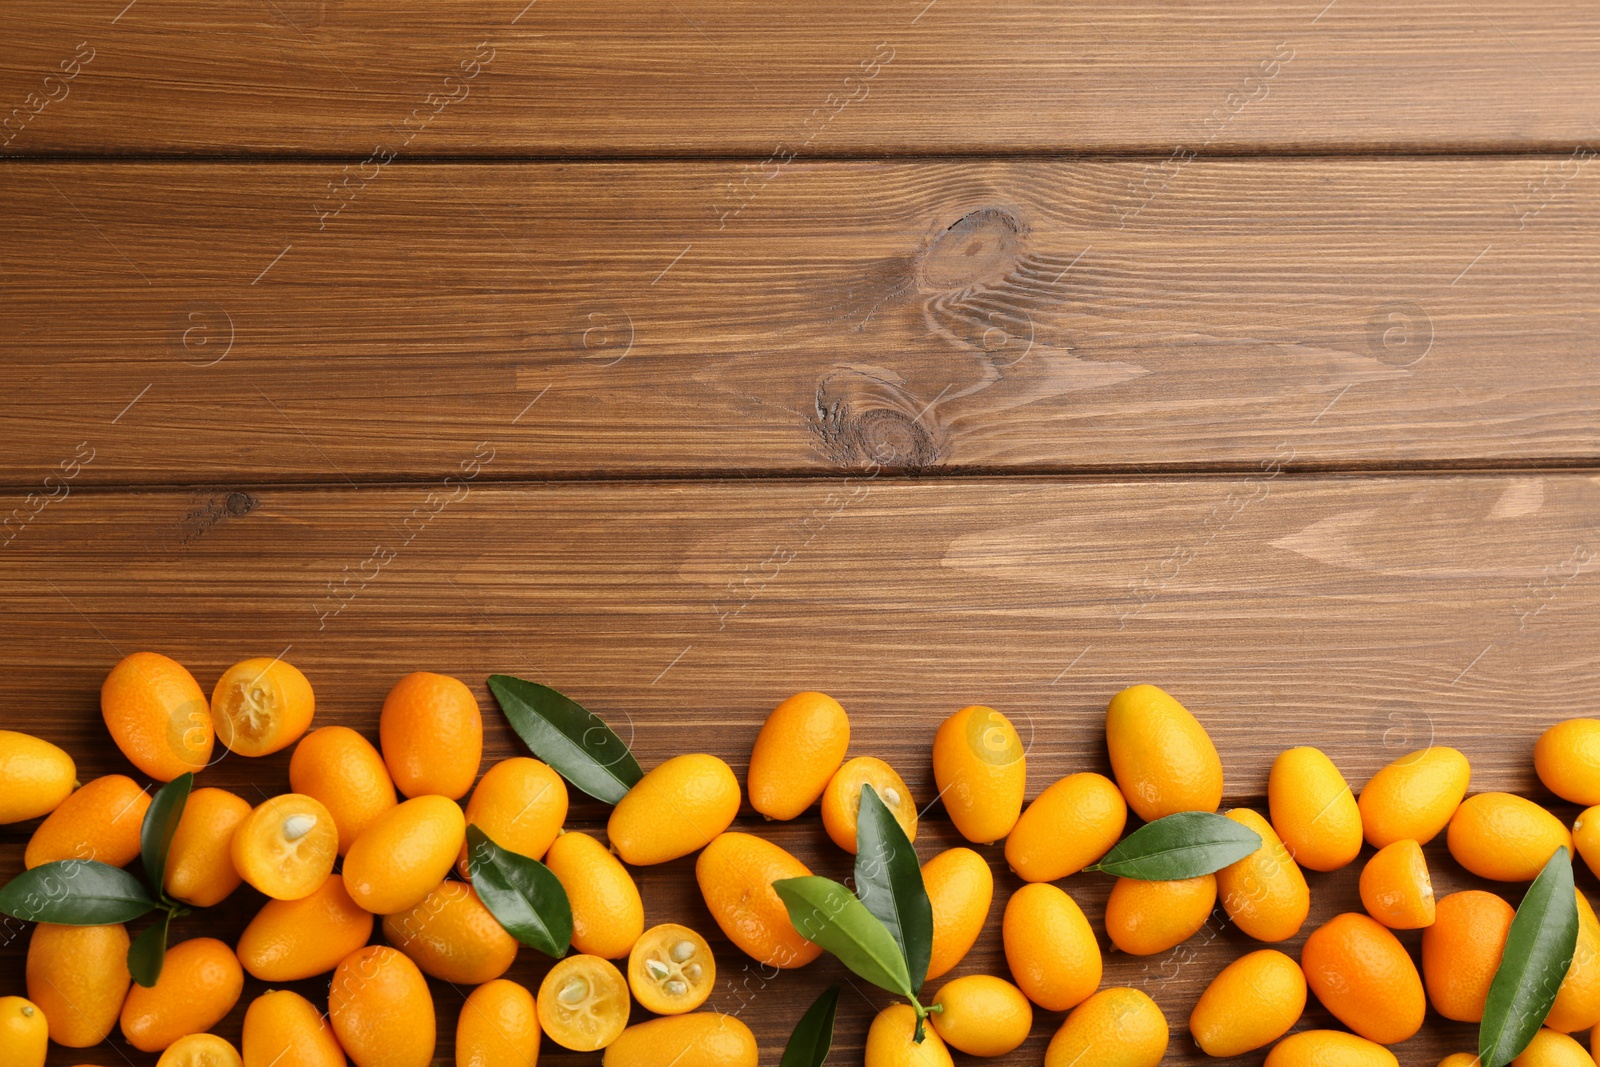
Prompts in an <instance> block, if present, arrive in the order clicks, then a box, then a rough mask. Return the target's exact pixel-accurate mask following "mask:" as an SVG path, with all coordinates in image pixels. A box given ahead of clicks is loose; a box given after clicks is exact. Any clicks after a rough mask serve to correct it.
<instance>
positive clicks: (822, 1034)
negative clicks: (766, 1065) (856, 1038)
mask: <svg viewBox="0 0 1600 1067" xmlns="http://www.w3.org/2000/svg"><path fill="white" fill-rule="evenodd" d="M838 1010H839V987H838V986H836V985H831V986H829V987H828V988H827V989H824V990H823V991H822V995H821V996H820V997H818V998H817V999H816V1000H815V1001H814V1002H813V1003H812V1005H811V1007H809V1008H807V1009H806V1013H805V1014H804V1015H802V1016H800V1022H799V1023H798V1024H796V1026H795V1028H794V1033H792V1034H790V1035H789V1043H788V1044H787V1045H785V1046H784V1049H783V1059H782V1060H780V1061H779V1062H778V1067H822V1065H823V1064H824V1063H826V1062H827V1060H828V1050H829V1049H831V1048H833V1017H834V1014H835V1013H836V1012H837V1011H838Z"/></svg>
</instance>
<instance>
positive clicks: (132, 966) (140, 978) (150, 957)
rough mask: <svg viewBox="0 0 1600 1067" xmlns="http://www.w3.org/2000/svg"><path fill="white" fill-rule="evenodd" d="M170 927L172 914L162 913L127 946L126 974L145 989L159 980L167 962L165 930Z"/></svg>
mask: <svg viewBox="0 0 1600 1067" xmlns="http://www.w3.org/2000/svg"><path fill="white" fill-rule="evenodd" d="M171 925H172V912H170V911H164V912H162V913H161V917H160V918H159V919H157V920H156V921H155V923H154V925H152V926H150V927H149V928H148V929H147V930H145V931H144V933H142V934H140V935H139V936H138V937H136V938H134V939H133V944H131V945H129V946H128V973H129V974H131V975H133V980H134V981H135V982H138V983H139V984H140V985H142V986H144V987H145V988H146V989H149V988H150V987H151V986H153V985H155V984H156V982H158V981H159V980H160V979H161V967H162V965H163V964H165V963H166V961H167V929H168V927H170V926H171Z"/></svg>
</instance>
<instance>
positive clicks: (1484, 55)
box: [0, 0, 1600, 160]
mask: <svg viewBox="0 0 1600 1067" xmlns="http://www.w3.org/2000/svg"><path fill="white" fill-rule="evenodd" d="M4 25H5V33H6V38H7V48H6V55H5V57H4V59H3V60H0V104H3V106H4V108H5V111H3V112H0V115H5V116H7V117H9V119H10V123H11V124H10V126H8V127H6V128H5V132H4V133H3V134H0V143H4V146H5V151H8V152H14V153H37V152H53V151H74V152H77V151H90V152H123V151H159V152H178V153H194V152H200V153H204V152H234V151H251V152H266V153H274V152H324V153H326V152H331V153H345V154H350V153H354V154H356V155H357V156H358V158H359V157H360V156H365V155H366V154H367V153H368V152H370V151H372V149H373V146H374V145H375V144H382V145H386V146H388V147H390V148H392V149H394V150H395V151H400V152H403V153H404V154H406V155H416V154H424V155H426V154H456V153H463V154H472V155H476V154H484V153H489V154H507V153H509V154H518V155H520V154H529V153H536V154H545V155H552V156H555V155H563V154H570V153H576V154H616V153H623V154H638V153H645V154H658V153H666V154H674V153H677V154H681V153H707V152H728V153H739V154H743V155H747V156H751V157H754V158H756V159H762V158H766V157H768V156H769V154H775V158H776V159H777V160H782V159H785V158H787V157H789V156H790V155H793V154H798V155H802V156H805V157H812V158H814V157H817V156H822V155H836V154H854V155H872V156H876V155H878V154H880V153H883V152H896V153H901V152H946V151H958V152H992V151H1008V150H1022V151H1041V150H1042V151H1058V150H1063V149H1070V150H1079V149H1084V150H1118V151H1121V150H1138V151H1154V152H1158V153H1161V154H1166V153H1167V152H1169V151H1171V150H1172V149H1173V146H1174V145H1185V146H1187V147H1188V148H1189V149H1199V150H1211V151H1241V150H1242V151H1252V150H1258V149H1263V148H1269V149H1279V148H1294V149H1339V150H1348V149H1361V150H1367V149H1380V148H1381V149H1388V148H1395V147H1404V148H1415V147H1429V148H1447V149H1457V148H1473V149H1477V148H1497V149H1498V148H1507V147H1522V148H1528V147H1533V148H1544V149H1558V150H1561V151H1563V152H1564V151H1568V150H1570V149H1571V148H1572V147H1573V145H1574V144H1576V143H1579V142H1587V141H1589V140H1590V139H1592V138H1593V137H1594V135H1595V126H1594V115H1595V111H1596V105H1597V104H1600V73H1597V71H1600V13H1597V12H1596V10H1595V8H1594V6H1593V5H1592V4H1585V3H1582V2H1580V0H1538V2H1534V3H1524V2H1521V0H1481V2H1478V3H1471V4H1460V3H1455V2H1452V0H1403V2H1399V3H1386V2H1384V0H1339V2H1338V3H1336V4H1329V3H1327V0H1294V2H1287V0H1243V2H1237V3H1221V2H1217V0H1210V2H1205V3H1195V4H1188V5H1183V6H1181V7H1174V6H1172V5H1168V4H1160V3H1156V2H1154V0H1145V2H1142V3H1121V2H1118V0H1086V2H1083V3H1074V4H1056V3H1050V2H1047V0H1015V2H1012V3H1009V4H1005V5H1001V6H1000V7H996V6H995V5H986V4H972V3H962V2H960V0H931V2H930V0H867V2H865V3H857V2H849V3H847V2H842V0H822V2H819V3H815V4H811V5H808V6H807V7H806V8H805V9H804V10H800V9H794V8H792V7H790V6H787V5H783V4H781V3H777V2H774V0H731V2H728V0H677V2H674V3H671V4H665V5H663V4H658V3H653V2H646V0H625V2H620V3H615V4H606V5H598V6H597V5H590V4H582V3H579V2H577V0H543V2H537V3H528V0H465V2H448V3H447V2H443V0H431V2H427V3H416V4H412V5H409V6H408V7H407V9H406V11H405V14H404V17H403V18H396V16H395V12H394V9H393V6H392V5H388V4H383V3H380V2H378V0H339V2H330V0H273V2H271V3H266V4H258V3H253V2H250V0H221V2H208V0H169V2H163V3H159V4H155V3H138V2H137V0H135V2H134V3H129V2H128V0H88V2H85V3H82V4H52V3H47V2H45V0H14V2H12V3H11V4H8V5H7V10H6V12H5V15H4ZM68 74H71V75H72V76H71V77H67V76H66V75H68ZM47 79H49V80H47ZM447 79H448V80H447Z"/></svg>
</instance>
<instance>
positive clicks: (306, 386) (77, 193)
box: [0, 9, 1600, 510]
mask: <svg viewBox="0 0 1600 1067" xmlns="http://www.w3.org/2000/svg"><path fill="white" fill-rule="evenodd" d="M135 10H137V9H135ZM1562 165H1563V164H1562V162H1561V161H1560V160H1559V159H1556V158H1554V157H1538V158H1532V159H1517V160H1481V159H1478V160H1462V159H1426V160H1415V159H1414V160H1404V161H1375V160H1283V159H1280V160H1271V161H1266V160H1229V161H1209V162H1208V161H1195V162H1192V163H1190V164H1188V165H1187V166H1186V167H1184V168H1182V169H1181V170H1180V171H1177V172H1176V173H1174V174H1172V175H1170V180H1168V181H1167V183H1166V184H1165V185H1164V186H1161V187H1157V186H1153V185H1146V184H1144V183H1145V182H1146V179H1147V174H1146V171H1147V169H1148V167H1147V164H1144V163H1140V162H1137V161H1105V160H1101V161H1073V162H1065V161H1057V162H1042V161H1036V162H1016V161H1013V162H937V163H935V162H920V163H912V162H899V163H820V164H805V165H802V164H796V165H794V167H792V168H791V169H788V170H785V171H784V172H782V173H781V174H780V175H779V176H777V177H775V178H773V179H772V180H771V181H769V182H767V183H766V184H765V185H763V186H761V187H760V188H759V190H758V192H759V195H757V196H755V197H754V199H752V200H751V201H749V202H748V204H747V205H746V209H745V210H743V211H742V212H741V213H739V214H738V215H736V216H732V217H729V218H727V219H724V220H719V218H718V215H717V214H716V212H717V205H718V204H719V203H727V202H725V201H720V200H719V197H721V195H722V192H723V191H724V189H723V186H724V183H725V182H726V180H727V179H728V178H729V176H730V175H731V174H732V173H733V168H734V167H735V165H734V164H722V163H715V162H694V163H677V162H666V163H616V164H605V163H599V164H581V165H579V164H574V165H566V164H497V165H469V166H464V165H426V166H406V165H404V164H401V163H396V164H393V165H391V166H389V167H387V168H383V169H382V170H381V173H380V175H379V176H378V177H376V178H374V179H372V180H371V181H370V182H367V183H366V184H365V185H359V184H352V185H351V186H350V189H349V190H348V191H346V192H345V193H343V194H341V199H338V200H337V201H335V199H334V198H333V197H332V196H331V194H330V193H329V189H328V186H329V184H330V182H334V181H339V180H341V174H342V170H341V165H340V164H336V163H325V164H314V165H307V164H273V165H267V164H176V163H160V164H63V163H56V164H21V165H13V166H11V167H7V168H5V169H4V170H0V195H3V197H4V199H5V201H6V203H7V204H8V205H9V208H10V210H9V213H8V224H7V227H6V228H5V230H4V232H3V233H0V255H3V256H4V258H5V262H6V263H7V264H8V272H7V274H6V276H5V282H4V285H5V292H6V298H5V300H4V301H3V302H0V360H3V361H4V365H5V366H6V367H7V368H8V371H9V380H8V383H7V386H8V390H9V393H10V401H11V402H10V403H8V404H7V405H5V406H4V408H3V409H0V436H3V437H4V438H5V439H6V440H7V442H8V444H9V445H10V446H11V449H12V451H11V458H10V463H9V464H8V467H7V469H6V472H5V478H6V480H7V481H9V482H10V483H11V486H10V488H11V492H10V494H9V500H10V502H9V503H7V505H6V507H7V510H9V509H10V508H12V507H15V506H18V505H19V503H21V501H22V497H23V495H24V494H25V493H26V492H27V491H29V490H32V489H36V488H37V487H38V486H39V485H40V484H41V483H42V480H43V479H44V478H45V476H46V475H48V474H50V473H51V471H52V470H54V469H55V468H57V467H58V465H59V464H60V463H61V462H62V461H63V460H65V459H67V458H69V457H71V456H73V454H74V452H75V451H76V450H78V449H79V447H80V444H81V445H82V448H83V449H84V450H85V454H88V452H91V451H92V459H91V460H90V462H88V463H87V464H85V465H82V466H81V470H80V472H79V474H78V476H77V483H78V484H92V483H101V484H106V483H110V484H116V483H123V484H126V483H157V484H162V483H166V484H171V483H203V484H213V485H214V484H224V485H226V484H233V483H239V484H255V483H260V482H272V481H280V482H281V481H296V482H303V481H325V482H331V483H338V484H348V482H349V481H352V480H353V481H366V480H372V479H388V480H393V479H404V478H437V477H442V476H443V475H444V474H445V473H448V472H450V471H453V470H455V469H456V468H457V465H458V464H459V463H460V462H461V461H462V460H463V459H464V458H465V457H468V456H470V455H471V454H472V452H473V450H474V448H475V447H476V445H477V444H478V442H481V441H483V440H485V439H486V438H493V439H494V441H495V442H496V453H495V458H494V461H493V463H492V465H491V469H490V471H489V474H488V476H489V477H493V478H513V477H545V476H553V477H584V476H591V475H596V474H601V475H627V474H663V473H665V474H685V473H687V474H694V473H698V472H706V471H724V472H733V471H741V472H746V473H774V472H777V473H783V472H788V473H807V472H819V471H821V472H827V471H839V470H841V469H844V470H849V469H855V470H862V469H871V468H873V467H875V466H876V467H881V468H886V469H894V470H906V469H909V470H919V471H928V470H960V471H968V472H970V471H985V470H987V471H995V470H1026V471H1085V472H1097V471H1116V470H1130V469H1137V470H1146V471H1152V470H1172V469H1186V470H1193V469H1216V468H1218V467H1228V468H1232V469H1236V470H1252V469H1258V468H1260V467H1261V466H1263V465H1265V464H1269V463H1273V462H1278V463H1284V464H1288V465H1291V466H1294V467H1299V468H1319V467H1320V468H1328V467H1359V468H1372V467H1385V466H1419V465H1420V466H1427V465H1445V466H1450V465H1457V466H1526V465H1538V464H1584V463H1592V462H1594V460H1595V458H1596V457H1597V456H1600V423H1597V422H1596V420H1595V418H1594V412H1595V410H1596V408H1597V405H1600V380H1597V378H1596V376H1595V375H1594V374H1593V352H1592V345H1591V334H1592V332H1593V328H1594V325H1595V308H1596V307H1597V306H1600V290H1597V287H1596V286H1597V283H1596V280H1595V279H1596V277H1600V252H1597V251H1596V249H1597V248H1600V240H1597V238H1600V199H1597V198H1595V197H1593V196H1590V195H1585V186H1584V184H1583V183H1586V182H1589V181H1592V180H1595V179H1594V172H1591V171H1589V170H1586V169H1581V168H1580V169H1578V170H1576V171H1574V172H1572V174H1573V176H1572V178H1571V180H1570V182H1569V183H1568V184H1566V185H1563V186H1559V187H1552V189H1549V190H1546V191H1545V192H1544V193H1542V194H1540V198H1538V199H1529V194H1528V186H1529V184H1530V183H1539V182H1541V181H1543V180H1545V179H1544V177H1543V176H1546V175H1548V174H1550V173H1554V171H1553V170H1552V168H1560V167H1561V166H1562ZM345 169H351V168H345ZM352 173H353V169H352ZM336 203H337V204H338V205H342V207H341V209H340V210H338V212H337V213H336V214H331V215H328V214H326V213H327V212H330V211H332V210H333V206H334V205H335V204H336ZM319 211H320V212H323V213H324V217H320V218H319V215H318V212H319Z"/></svg>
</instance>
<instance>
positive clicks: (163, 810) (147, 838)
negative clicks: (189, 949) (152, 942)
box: [139, 771, 194, 985]
mask: <svg viewBox="0 0 1600 1067" xmlns="http://www.w3.org/2000/svg"><path fill="white" fill-rule="evenodd" d="M193 789H194V772H193V771H188V772H186V773H184V774H180V775H178V777H176V778H174V779H173V780H172V781H170V782H168V783H167V784H166V785H164V786H162V787H161V788H160V789H159V790H157V791H156V795H155V798H154V799H153V800H151V801H150V807H149V809H148V810H147V811H146V812H145V813H144V825H143V826H142V827H141V828H140V830H139V854H140V856H142V857H143V859H144V873H145V876H146V877H147V878H149V879H150V888H151V889H153V890H155V892H156V895H158V896H159V895H161V894H163V893H165V892H166V878H167V851H168V850H169V849H170V848H171V847H172V835H173V834H175V833H177V832H178V820H179V819H181V818H183V807H184V805H185V804H187V803H189V793H190V791H191V790H193ZM164 939H165V938H164V937H163V940H164ZM157 970H158V971H159V970H160V968H157ZM140 984H141V985H142V984H143V983H140Z"/></svg>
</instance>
